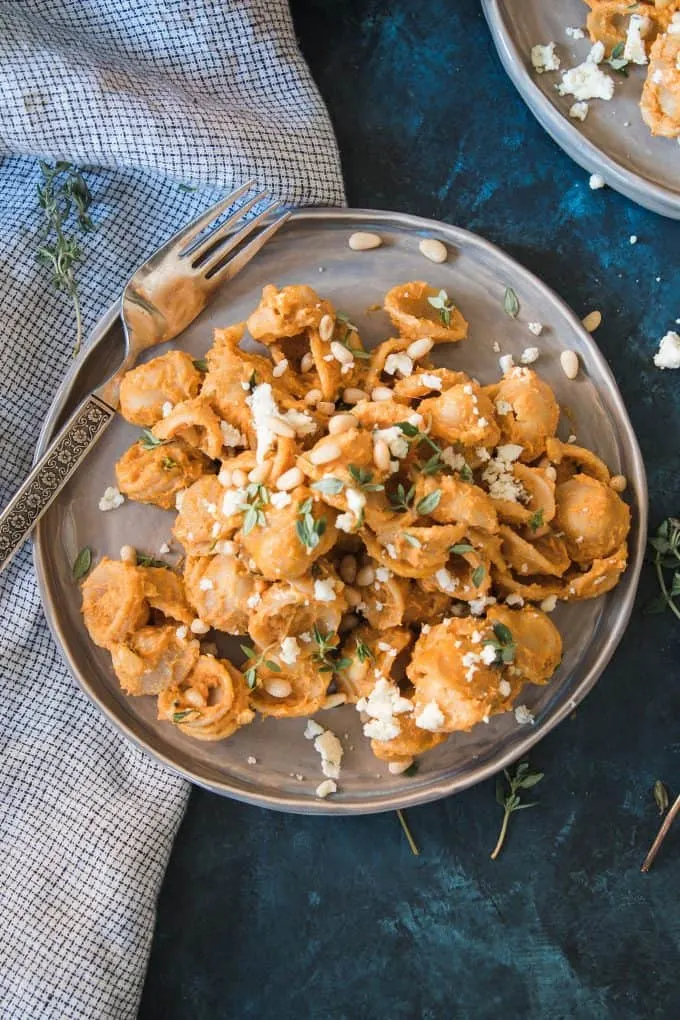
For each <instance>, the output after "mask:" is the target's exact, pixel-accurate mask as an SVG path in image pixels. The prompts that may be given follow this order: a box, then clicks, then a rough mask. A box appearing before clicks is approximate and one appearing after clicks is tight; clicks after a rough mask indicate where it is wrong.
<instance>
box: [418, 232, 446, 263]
mask: <svg viewBox="0 0 680 1020" xmlns="http://www.w3.org/2000/svg"><path fill="white" fill-rule="evenodd" d="M418 248H419V249H420V254H421V255H424V256H425V258H426V259H429V260H430V262H446V258H447V256H448V254H449V253H448V251H447V249H446V245H445V244H442V242H441V241H437V240H436V238H434V237H425V238H423V240H422V241H421V242H420V244H419V245H418Z"/></svg>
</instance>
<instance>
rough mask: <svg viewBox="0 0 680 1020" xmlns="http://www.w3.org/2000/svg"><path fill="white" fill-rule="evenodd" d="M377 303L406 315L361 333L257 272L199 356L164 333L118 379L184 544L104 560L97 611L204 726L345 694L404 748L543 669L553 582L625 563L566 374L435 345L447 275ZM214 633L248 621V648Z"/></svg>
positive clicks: (184, 711) (464, 724)
mask: <svg viewBox="0 0 680 1020" xmlns="http://www.w3.org/2000/svg"><path fill="white" fill-rule="evenodd" d="M384 307H385V311H386V312H387V315H388V316H389V319H390V321H391V323H392V325H393V335H392V336H391V337H390V338H388V339H386V340H385V341H384V342H383V343H381V344H379V345H378V346H377V347H376V348H374V349H373V350H371V351H367V350H365V349H364V346H363V343H362V341H361V338H360V335H359V332H358V330H357V328H356V327H355V326H354V325H353V324H352V323H351V322H350V321H348V319H347V317H346V316H344V315H342V314H340V313H339V312H338V311H336V309H335V308H334V307H333V305H332V304H331V303H330V301H328V300H324V299H322V298H320V297H319V296H318V295H317V294H316V293H315V292H314V290H313V289H312V288H311V287H308V286H302V285H301V286H288V287H284V288H283V289H280V290H279V289H277V288H276V287H274V286H267V287H265V288H264V291H263V293H262V298H261V301H260V304H259V306H258V307H257V308H256V309H255V310H254V311H253V313H252V315H251V316H250V318H249V319H248V321H247V324H246V323H240V324H238V325H234V326H230V327H228V328H226V329H218V330H217V331H216V333H215V338H214V343H213V346H212V347H211V349H210V350H209V351H208V353H207V355H206V357H205V359H204V360H199V361H194V360H193V359H192V357H191V356H190V355H189V354H186V353H183V352H181V351H171V352H170V353H167V354H163V355H162V356H160V357H157V358H154V359H153V360H152V361H150V362H148V363H147V364H144V365H140V366H139V367H137V368H135V369H133V370H132V371H131V372H129V373H128V375H127V376H126V378H125V380H124V382H123V385H122V389H121V412H122V414H123V415H124V417H125V418H126V419H127V420H128V421H129V422H132V423H134V424H135V425H138V426H140V427H142V429H143V432H142V433H141V435H140V440H139V441H138V442H135V443H134V444H133V446H131V447H130V449H129V450H128V451H127V452H126V453H125V454H124V456H123V457H122V458H121V460H120V461H119V462H118V464H117V465H116V473H117V479H118V485H119V488H120V490H121V491H122V492H123V493H124V494H125V495H126V496H127V497H128V498H129V499H132V500H138V501H140V502H142V503H150V504H153V505H155V506H158V507H162V508H164V509H168V510H175V509H176V510H177V514H176V517H175V519H174V524H173V533H174V537H175V539H176V541H177V542H178V543H179V544H180V545H181V546H182V548H183V550H184V554H185V556H184V559H183V562H182V564H181V565H180V568H179V569H176V570H171V569H164V568H163V567H160V566H144V565H139V564H136V563H135V562H130V561H129V560H128V562H124V561H114V560H111V559H108V558H105V559H103V560H102V561H101V562H100V563H99V564H98V565H97V566H96V568H95V569H94V570H93V571H92V573H91V574H90V576H89V577H88V578H87V579H86V580H85V582H84V584H83V613H84V619H85V623H86V625H87V627H88V629H89V632H90V635H91V637H92V639H93V641H95V643H96V644H98V645H100V646H101V647H103V648H107V649H108V650H109V651H110V653H111V656H112V660H113V668H114V670H115V673H116V675H117V677H118V680H119V682H120V684H121V686H122V688H123V689H124V690H125V691H126V692H127V693H128V694H130V695H155V696H157V697H158V710H159V715H160V717H161V718H163V719H167V720H168V721H169V722H170V723H173V724H174V725H176V726H177V727H179V729H180V730H181V731H182V732H183V733H185V734H187V735H189V736H192V737H196V738H198V739H202V740H217V739H222V738H225V737H228V736H229V735H230V734H232V733H233V732H234V731H235V730H237V729H238V728H239V727H242V726H244V725H246V724H248V723H250V722H251V721H252V719H253V718H254V716H255V714H256V713H261V714H262V715H265V716H277V717H285V716H308V715H311V714H312V713H314V712H316V711H317V710H318V709H320V708H322V707H324V706H327V705H329V704H339V703H345V702H348V703H354V704H355V705H357V707H358V708H359V710H360V711H361V712H362V713H363V718H364V722H365V725H364V732H365V733H366V735H367V737H369V738H370V739H371V745H372V748H373V751H374V753H375V754H376V755H377V756H378V757H379V758H382V759H384V760H387V761H390V762H393V763H406V762H408V761H410V760H411V759H413V758H414V756H416V755H418V754H420V753H422V752H423V751H427V750H428V749H430V748H432V747H434V746H435V745H437V744H439V743H440V742H441V741H443V740H445V739H446V737H447V735H448V734H450V733H452V732H455V731H459V730H469V729H470V728H471V727H473V726H474V725H475V724H477V723H479V722H482V721H488V719H489V717H490V716H491V715H493V714H495V713H499V712H505V711H508V710H509V709H511V708H512V707H513V704H514V703H515V701H516V698H517V696H518V694H519V692H520V691H521V690H522V687H523V686H524V685H525V684H529V683H531V684H543V683H546V682H547V681H548V680H549V679H550V677H551V676H552V674H553V672H554V671H555V669H556V668H557V666H558V664H559V662H560V659H561V655H562V642H561V639H560V635H559V632H558V630H557V629H556V627H555V626H554V624H553V623H552V621H551V619H550V618H549V615H548V613H549V612H550V611H551V610H552V609H553V608H554V606H555V603H556V602H557V600H563V601H565V602H570V601H573V600H579V599H589V598H593V597H596V596H599V595H602V594H603V593H604V592H606V591H609V590H610V589H611V588H613V587H614V585H615V584H616V583H617V581H618V579H619V577H620V575H621V573H622V571H623V570H624V569H625V566H626V559H627V547H626V537H627V534H628V530H629V526H630V513H629V509H628V506H627V505H626V503H625V502H624V501H623V500H622V499H621V498H620V496H619V495H618V493H617V492H616V491H615V489H614V488H613V487H612V486H611V485H610V484H609V482H610V474H609V471H608V469H607V467H606V466H605V464H603V463H602V461H601V460H600V459H598V457H596V456H595V455H594V454H593V453H592V452H590V451H589V450H587V449H585V448H583V447H581V446H578V445H576V444H575V443H573V442H572V443H564V442H561V441H560V440H559V439H557V438H556V431H557V426H558V420H559V417H560V409H559V406H558V404H557V402H556V399H555V396H554V394H553V392H552V390H551V388H550V387H549V386H548V385H547V384H546V383H545V382H544V381H542V380H541V379H540V378H539V377H538V376H537V375H536V373H535V372H534V371H532V370H531V369H529V368H527V367H514V366H512V365H508V366H507V371H506V372H505V374H504V375H503V377H502V378H501V379H500V380H499V381H498V382H495V383H493V384H492V385H486V386H482V385H480V383H479V382H477V381H476V380H475V379H473V378H471V377H469V376H468V375H467V374H466V373H464V372H461V371H451V370H449V369H446V368H438V367H435V363H434V360H433V355H434V353H435V352H436V348H437V346H438V345H440V344H446V343H458V342H459V341H461V340H463V339H464V338H465V337H466V335H467V322H466V321H465V319H464V317H463V315H462V313H461V311H460V309H459V308H457V307H456V305H455V304H454V302H453V301H452V300H451V299H450V298H449V296H448V295H447V294H446V293H445V292H444V291H437V290H435V289H434V288H431V287H429V286H428V285H427V284H426V283H424V282H421V281H412V282H408V283H405V284H401V285H399V286H396V287H395V288H393V289H392V290H391V291H389V293H387V295H386V296H385V301H384ZM246 326H247V329H248V331H249V333H250V336H251V337H252V338H253V339H254V340H255V341H257V342H259V344H260V345H262V348H261V349H262V353H253V351H252V350H250V349H244V347H242V346H241V343H242V340H243V338H244V334H245V330H246ZM250 346H251V348H252V345H250ZM180 569H181V573H180ZM541 607H543V608H541ZM215 631H217V632H225V633H227V634H230V635H238V636H242V638H243V639H244V640H245V641H247V642H248V643H247V645H246V649H245V654H246V656H247V657H246V660H245V662H244V663H243V664H242V665H241V666H236V665H234V664H233V663H232V662H230V661H227V660H226V659H223V658H220V657H219V654H218V653H217V652H216V648H215V647H214V646H213V645H208V646H206V641H207V640H211V639H212V638H214V637H215V634H214V632H215ZM248 639H249V641H248ZM201 642H203V644H202V643H201ZM329 697H330V699H331V701H330V702H329Z"/></svg>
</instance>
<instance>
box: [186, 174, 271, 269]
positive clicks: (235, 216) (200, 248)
mask: <svg viewBox="0 0 680 1020" xmlns="http://www.w3.org/2000/svg"><path fill="white" fill-rule="evenodd" d="M265 198H269V193H268V192H267V191H259V192H258V193H257V195H255V197H254V198H249V199H248V201H247V202H244V203H243V205H239V206H238V208H237V209H234V212H233V213H232V215H231V216H230V217H229V219H227V220H225V221H224V223H220V225H219V227H215V228H214V229H213V230H212V231H211V232H210V233H209V234H206V236H205V237H203V238H201V240H200V241H195V243H194V244H193V245H191V247H189V248H183V249H182V251H181V252H180V253H179V257H180V258H186V257H188V256H189V255H190V256H191V261H192V265H194V266H196V263H197V262H199V261H200V259H202V258H205V257H206V256H207V255H210V253H211V252H212V250H213V248H214V247H215V246H216V245H218V244H219V243H220V241H222V240H223V239H224V238H225V237H226V236H227V234H229V233H230V232H231V229H232V227H233V226H235V224H236V223H238V221H239V220H242V219H243V217H244V216H245V215H246V213H249V212H250V210H251V209H252V208H253V206H255V205H257V203H258V202H262V201H264V199H265Z"/></svg>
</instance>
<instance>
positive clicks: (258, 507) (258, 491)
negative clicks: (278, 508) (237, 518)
mask: <svg viewBox="0 0 680 1020" xmlns="http://www.w3.org/2000/svg"><path fill="white" fill-rule="evenodd" d="M268 504H269V490H268V489H267V486H266V485H262V483H261V482H252V483H251V484H250V485H249V486H248V488H247V489H246V502H245V503H239V504H238V507H237V509H238V510H240V511H241V512H242V513H244V514H245V517H244V518H243V525H242V529H243V534H244V535H249V534H250V532H251V531H252V530H253V528H257V527H260V528H264V527H265V526H266V524H267V518H266V517H265V513H264V508H265V507H266V506H267V505H268Z"/></svg>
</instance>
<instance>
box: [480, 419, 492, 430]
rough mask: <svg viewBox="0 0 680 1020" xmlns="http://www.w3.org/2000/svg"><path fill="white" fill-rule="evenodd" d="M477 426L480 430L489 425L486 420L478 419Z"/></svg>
mask: <svg viewBox="0 0 680 1020" xmlns="http://www.w3.org/2000/svg"><path fill="white" fill-rule="evenodd" d="M477 424H478V425H479V427H480V429H485V428H486V427H487V425H488V424H489V423H488V421H487V420H486V418H480V419H479V421H478V422H477Z"/></svg>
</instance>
